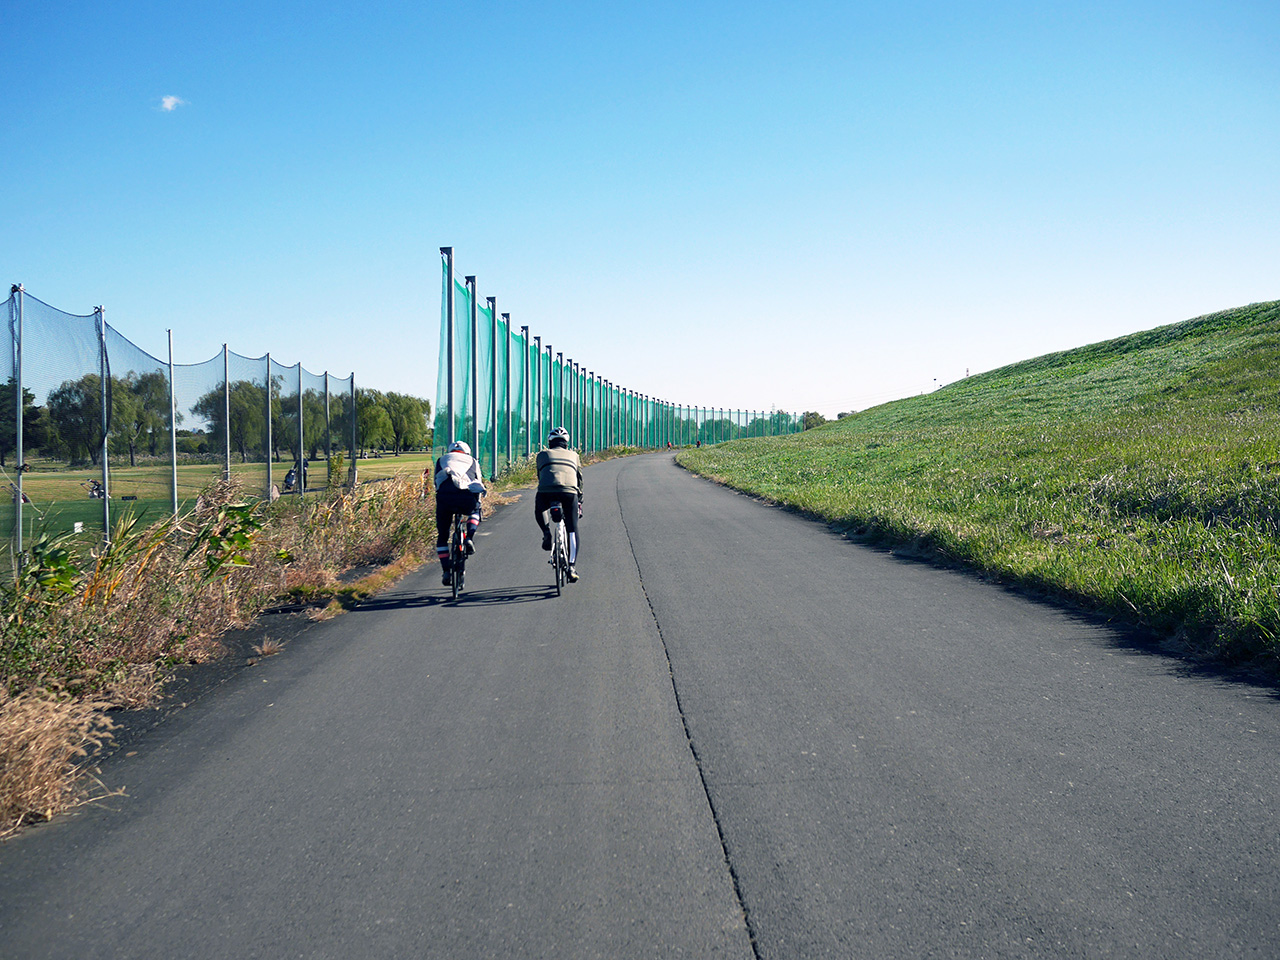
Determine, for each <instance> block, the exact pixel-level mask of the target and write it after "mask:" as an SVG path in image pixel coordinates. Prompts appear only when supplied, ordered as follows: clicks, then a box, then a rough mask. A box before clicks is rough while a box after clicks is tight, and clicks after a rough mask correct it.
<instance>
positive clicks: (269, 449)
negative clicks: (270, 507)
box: [267, 353, 273, 502]
mask: <svg viewBox="0 0 1280 960" xmlns="http://www.w3.org/2000/svg"><path fill="white" fill-rule="evenodd" d="M272 439H273V434H272V424H271V354H269V353H268V354H267V501H268V502H270V500H271V453H272Z"/></svg>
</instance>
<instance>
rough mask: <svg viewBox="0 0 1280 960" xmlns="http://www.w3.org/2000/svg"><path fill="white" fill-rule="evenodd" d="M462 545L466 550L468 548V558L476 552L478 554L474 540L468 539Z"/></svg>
mask: <svg viewBox="0 0 1280 960" xmlns="http://www.w3.org/2000/svg"><path fill="white" fill-rule="evenodd" d="M462 545H463V547H465V548H466V551H467V556H468V557H469V556H471V555H472V554H473V553H475V552H476V544H475V541H474V540H472V539H471V538H470V537H467V539H466V540H464V541H462Z"/></svg>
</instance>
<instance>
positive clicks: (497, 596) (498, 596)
mask: <svg viewBox="0 0 1280 960" xmlns="http://www.w3.org/2000/svg"><path fill="white" fill-rule="evenodd" d="M555 595H556V588H555V587H554V586H552V585H549V584H548V585H543V584H539V585H537V586H529V587H504V588H502V589H499V590H465V589H464V590H463V591H462V596H460V597H458V599H457V600H454V599H453V596H452V595H451V594H448V593H441V594H426V595H421V594H420V595H416V596H404V595H400V596H394V595H393V596H385V597H374V598H372V599H370V600H365V601H362V602H361V603H360V605H359V606H358V607H356V609H355V611H354V612H356V613H369V612H371V611H374V610H410V609H414V608H417V607H492V606H501V605H503V604H509V603H530V602H532V601H536V600H547V599H550V598H551V597H554V596H555Z"/></svg>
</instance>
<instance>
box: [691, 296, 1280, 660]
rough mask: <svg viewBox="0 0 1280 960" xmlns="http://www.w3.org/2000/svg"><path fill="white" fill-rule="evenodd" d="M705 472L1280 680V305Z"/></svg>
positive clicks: (1110, 347)
mask: <svg viewBox="0 0 1280 960" xmlns="http://www.w3.org/2000/svg"><path fill="white" fill-rule="evenodd" d="M679 460H680V462H681V463H682V464H683V465H685V466H686V467H688V468H689V469H691V470H693V471H695V472H698V473H701V474H703V475H705V476H708V477H712V478H714V479H716V480H719V481H721V482H724V483H726V484H728V485H730V486H733V487H735V488H738V489H741V490H744V491H748V492H751V493H754V494H758V495H761V496H764V497H767V498H769V499H771V500H775V501H778V502H780V503H784V504H788V505H791V506H794V507H797V508H799V509H801V510H804V511H807V512H809V513H811V514H813V515H816V516H818V517H822V518H824V519H827V520H830V521H833V522H835V523H837V524H840V525H842V526H844V527H847V528H849V529H851V530H854V531H856V532H859V533H864V534H867V535H870V536H872V537H874V538H876V539H878V540H880V541H882V542H893V543H902V542H909V543H915V544H917V545H918V546H920V547H922V548H924V549H926V550H929V551H932V552H934V553H935V554H937V555H940V556H943V557H945V558H948V559H952V560H956V561H960V562H963V563H965V564H969V565H972V566H973V567H976V568H978V569H980V570H983V571H987V572H990V573H993V574H996V575H998V576H999V577H1001V578H1003V579H1005V580H1008V581H1012V582H1017V583H1020V584H1024V585H1030V586H1034V587H1037V588H1041V589H1045V590H1048V591H1049V592H1051V593H1052V594H1054V595H1057V596H1060V597H1066V598H1070V599H1072V600H1074V601H1077V602H1082V603H1085V604H1087V605H1089V606H1092V607H1095V608H1097V609H1100V610H1102V611H1106V612H1109V613H1112V614H1117V615H1122V616H1124V617H1126V618H1129V619H1131V620H1137V621H1139V622H1141V623H1143V624H1145V625H1146V626H1148V627H1151V628H1153V629H1154V630H1156V631H1158V632H1160V633H1162V634H1165V635H1167V636H1174V637H1178V638H1181V639H1183V640H1185V641H1186V642H1188V643H1189V644H1191V645H1192V646H1194V647H1196V648H1198V649H1200V650H1202V651H1205V652H1208V653H1211V654H1213V655H1215V656H1218V657H1220V658H1222V659H1224V660H1228V661H1237V660H1246V659H1258V658H1261V659H1264V660H1268V661H1270V662H1271V663H1272V664H1273V665H1276V664H1280V640H1278V639H1277V638H1278V637H1280V301H1277V302H1273V303H1263V304H1254V305H1251V306H1248V307H1243V308H1240V309H1236V310H1228V311H1224V312H1222V313H1217V314H1213V315H1211V316H1206V317H1200V318H1197V319H1194V320H1188V321H1186V322H1183V323H1178V324H1174V325H1172V326H1167V327H1161V328H1159V329H1156V330H1150V331H1147V332H1144V333H1138V334H1133V335H1132V336H1128V337H1122V338H1120V339H1118V340H1111V341H1107V342H1105V343H1099V344H1094V345H1092V346H1088V347H1082V348H1080V349H1077V350H1071V351H1067V352H1064V353H1056V354H1050V355H1047V356H1044V357H1039V358H1037V359H1034V360H1028V361H1026V362H1024V363H1019V364H1015V365H1013V366H1009V367H1004V368H1002V369H999V370H994V371H992V372H990V373H985V374H981V375H979V376H975V377H970V378H967V379H965V380H962V381H960V382H958V383H954V384H951V385H949V386H947V387H944V388H943V389H941V390H938V391H936V392H934V393H932V394H929V395H926V396H920V397H912V398H908V399H905V400H900V401H896V402H894V403H889V404H885V405H883V406H880V407H876V408H873V409H871V410H867V411H864V412H863V413H860V414H857V415H855V416H852V417H848V418H846V419H844V420H842V421H839V422H838V423H833V424H829V425H827V426H824V427H821V428H818V429H816V430H811V431H808V432H806V433H803V434H800V435H797V436H793V437H783V438H774V439H765V440H739V441H734V442H732V443H727V444H722V445H720V446H718V447H704V448H702V449H701V450H686V451H683V452H682V453H681V454H680V455H679Z"/></svg>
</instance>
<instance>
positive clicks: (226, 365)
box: [222, 343, 231, 481]
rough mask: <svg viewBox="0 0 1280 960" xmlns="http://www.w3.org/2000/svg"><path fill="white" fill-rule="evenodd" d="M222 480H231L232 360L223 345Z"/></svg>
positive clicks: (225, 346)
mask: <svg viewBox="0 0 1280 960" xmlns="http://www.w3.org/2000/svg"><path fill="white" fill-rule="evenodd" d="M222 479H223V480H226V481H229V480H230V479H231V359H230V354H229V353H228V351H227V345H226V344H225V343H224V344H223V345H222Z"/></svg>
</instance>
